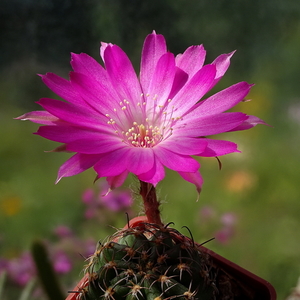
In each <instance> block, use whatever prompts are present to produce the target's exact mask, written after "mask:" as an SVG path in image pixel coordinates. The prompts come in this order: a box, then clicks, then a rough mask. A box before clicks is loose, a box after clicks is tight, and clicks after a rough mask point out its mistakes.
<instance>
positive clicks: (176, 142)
mask: <svg viewBox="0 0 300 300" xmlns="http://www.w3.org/2000/svg"><path fill="white" fill-rule="evenodd" d="M161 145H162V147H164V148H166V149H172V151H173V152H175V153H179V154H183V155H196V154H199V153H202V152H203V151H204V150H205V148H206V147H207V141H206V139H201V138H194V137H184V136H180V137H171V138H169V139H166V140H165V141H163V142H162V143H161Z"/></svg>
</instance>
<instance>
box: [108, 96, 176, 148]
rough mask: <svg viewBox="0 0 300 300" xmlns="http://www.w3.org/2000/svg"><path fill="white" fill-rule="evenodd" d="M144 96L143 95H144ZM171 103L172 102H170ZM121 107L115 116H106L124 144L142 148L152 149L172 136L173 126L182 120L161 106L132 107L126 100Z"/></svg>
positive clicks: (143, 103)
mask: <svg viewBox="0 0 300 300" xmlns="http://www.w3.org/2000/svg"><path fill="white" fill-rule="evenodd" d="M142 96H143V95H142ZM169 102H170V101H169ZM119 104H120V107H119V108H118V109H117V108H115V109H114V112H115V114H114V116H113V117H112V116H111V115H109V114H106V117H107V118H108V122H107V124H108V125H111V126H112V128H113V129H114V132H115V134H117V135H118V136H119V137H120V138H121V139H122V142H123V143H126V144H128V145H130V146H134V147H141V148H152V147H154V146H155V145H157V144H158V143H160V142H161V141H162V140H164V139H165V138H167V137H169V136H170V135H172V131H173V128H172V125H173V124H174V123H176V121H177V120H178V119H180V118H173V109H171V112H170V113H167V112H166V110H164V107H161V106H158V105H156V106H154V107H153V106H152V109H150V108H148V111H147V109H146V102H144V101H143V102H139V103H137V104H136V106H133V107H131V104H132V103H131V102H129V101H127V100H126V99H124V100H123V101H121V102H120V103H119Z"/></svg>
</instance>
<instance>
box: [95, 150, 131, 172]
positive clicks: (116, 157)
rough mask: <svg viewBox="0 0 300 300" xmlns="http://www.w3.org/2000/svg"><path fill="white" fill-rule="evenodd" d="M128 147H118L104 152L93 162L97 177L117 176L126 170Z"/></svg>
mask: <svg viewBox="0 0 300 300" xmlns="http://www.w3.org/2000/svg"><path fill="white" fill-rule="evenodd" d="M128 152H129V148H127V147H126V148H120V149H117V150H115V151H113V152H108V153H105V154H103V155H102V156H101V158H100V159H99V161H98V162H97V163H96V164H95V166H94V169H95V171H96V172H97V174H98V176H99V177H110V176H117V175H120V174H121V173H123V172H124V171H126V170H127V165H128V158H127V157H128Z"/></svg>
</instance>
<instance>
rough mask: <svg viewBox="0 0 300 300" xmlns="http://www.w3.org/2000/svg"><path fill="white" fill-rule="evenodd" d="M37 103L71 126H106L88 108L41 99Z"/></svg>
mask: <svg viewBox="0 0 300 300" xmlns="http://www.w3.org/2000/svg"><path fill="white" fill-rule="evenodd" d="M37 103H38V104H40V105H41V106H42V107H43V108H44V109H46V110H47V111H48V112H50V113H51V114H52V115H54V116H56V117H58V118H60V119H61V120H63V121H66V122H69V123H71V124H76V125H81V126H84V127H90V128H95V129H99V128H100V127H101V123H102V124H103V123H104V124H106V122H103V120H102V122H100V121H101V119H100V118H99V116H97V115H95V113H94V111H93V110H91V109H89V108H88V107H87V108H83V107H81V106H76V105H74V104H72V103H67V102H63V101H59V100H54V99H49V98H42V99H40V100H39V101H38V102H37ZM105 121H106V120H105Z"/></svg>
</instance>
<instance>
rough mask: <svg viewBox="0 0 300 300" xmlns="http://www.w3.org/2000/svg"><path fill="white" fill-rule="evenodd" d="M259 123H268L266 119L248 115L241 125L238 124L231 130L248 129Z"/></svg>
mask: <svg viewBox="0 0 300 300" xmlns="http://www.w3.org/2000/svg"><path fill="white" fill-rule="evenodd" d="M258 124H261V125H268V124H267V123H266V122H265V121H263V120H262V119H260V118H258V117H255V116H250V115H248V116H247V119H246V120H245V121H244V122H243V123H242V124H240V125H238V126H237V127H235V128H233V129H231V130H229V131H238V130H246V129H250V128H252V127H254V126H256V125H258Z"/></svg>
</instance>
